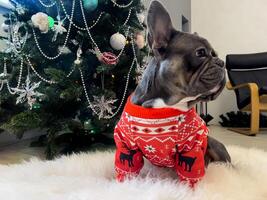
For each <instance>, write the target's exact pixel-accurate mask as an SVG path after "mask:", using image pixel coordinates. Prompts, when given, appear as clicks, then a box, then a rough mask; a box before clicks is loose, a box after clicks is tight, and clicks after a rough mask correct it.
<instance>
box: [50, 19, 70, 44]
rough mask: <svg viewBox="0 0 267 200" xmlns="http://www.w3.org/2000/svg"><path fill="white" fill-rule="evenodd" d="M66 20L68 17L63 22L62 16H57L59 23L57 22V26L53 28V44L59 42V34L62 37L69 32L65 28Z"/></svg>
mask: <svg viewBox="0 0 267 200" xmlns="http://www.w3.org/2000/svg"><path fill="white" fill-rule="evenodd" d="M65 19H66V17H65V18H64V19H63V20H61V19H60V16H57V20H58V21H57V22H56V24H55V25H54V27H53V31H54V32H55V33H54V36H53V38H52V42H55V41H56V40H57V36H58V34H60V35H62V34H63V33H66V32H67V29H66V28H65V27H64V26H63V24H64V21H65Z"/></svg>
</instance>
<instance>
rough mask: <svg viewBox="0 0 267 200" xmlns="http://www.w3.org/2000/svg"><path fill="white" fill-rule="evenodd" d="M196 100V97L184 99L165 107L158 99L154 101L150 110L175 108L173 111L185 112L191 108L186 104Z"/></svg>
mask: <svg viewBox="0 0 267 200" xmlns="http://www.w3.org/2000/svg"><path fill="white" fill-rule="evenodd" d="M196 98H197V97H186V98H184V99H182V100H181V101H179V102H178V103H176V104H174V105H172V106H170V105H167V104H166V103H165V102H164V101H163V99H161V98H158V99H155V101H154V104H153V105H152V108H175V109H178V110H181V111H184V112H186V111H188V110H189V109H190V108H191V107H189V105H188V102H189V101H194V100H196Z"/></svg>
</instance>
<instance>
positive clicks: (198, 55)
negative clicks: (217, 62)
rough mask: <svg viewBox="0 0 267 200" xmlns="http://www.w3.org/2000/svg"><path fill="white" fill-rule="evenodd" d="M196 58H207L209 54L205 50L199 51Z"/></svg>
mask: <svg viewBox="0 0 267 200" xmlns="http://www.w3.org/2000/svg"><path fill="white" fill-rule="evenodd" d="M196 56H197V57H199V58H203V57H207V52H206V50H205V49H204V48H201V49H198V50H197V51H196Z"/></svg>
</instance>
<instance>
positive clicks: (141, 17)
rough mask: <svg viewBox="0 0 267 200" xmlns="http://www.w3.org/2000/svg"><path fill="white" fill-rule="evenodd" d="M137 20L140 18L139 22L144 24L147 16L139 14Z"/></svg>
mask: <svg viewBox="0 0 267 200" xmlns="http://www.w3.org/2000/svg"><path fill="white" fill-rule="evenodd" d="M137 18H138V21H139V22H140V23H141V24H143V23H144V21H145V19H146V16H145V14H144V13H139V14H137Z"/></svg>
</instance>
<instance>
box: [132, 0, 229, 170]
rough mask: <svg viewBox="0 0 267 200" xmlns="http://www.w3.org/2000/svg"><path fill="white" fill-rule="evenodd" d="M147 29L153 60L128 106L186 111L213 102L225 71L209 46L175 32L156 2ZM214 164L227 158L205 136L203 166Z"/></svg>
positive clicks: (218, 145)
mask: <svg viewBox="0 0 267 200" xmlns="http://www.w3.org/2000/svg"><path fill="white" fill-rule="evenodd" d="M147 25H148V44H149V46H150V48H151V49H152V51H153V53H154V58H153V59H152V60H151V62H150V63H149V64H148V66H147V69H146V71H145V72H144V75H143V78H142V80H141V82H140V84H139V85H138V86H137V88H136V90H135V92H134V94H133V95H132V98H131V101H132V103H134V104H136V105H140V106H143V107H147V108H162V107H171V108H177V109H180V110H189V109H190V108H192V107H193V106H195V105H196V103H198V102H200V101H203V102H205V101H212V100H214V99H216V98H217V97H218V96H219V94H220V93H221V91H222V90H223V88H224V86H225V82H226V79H225V67H224V62H223V61H222V60H221V59H220V58H218V55H217V53H216V52H215V50H214V49H213V48H212V46H211V45H210V43H209V42H208V41H207V40H206V39H204V38H202V37H200V36H198V34H196V33H195V34H190V33H184V32H180V31H177V30H175V29H174V28H173V25H172V21H171V18H170V15H169V14H168V12H167V11H166V9H165V8H164V7H163V6H162V4H161V3H159V2H158V1H153V2H152V3H151V5H150V8H149V11H148V16H147ZM215 161H216V162H231V157H230V155H229V153H228V152H227V150H226V148H225V146H224V145H223V144H222V143H220V142H219V141H217V140H216V139H214V138H212V137H210V136H208V146H207V151H206V154H205V162H206V165H208V163H209V162H215Z"/></svg>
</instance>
